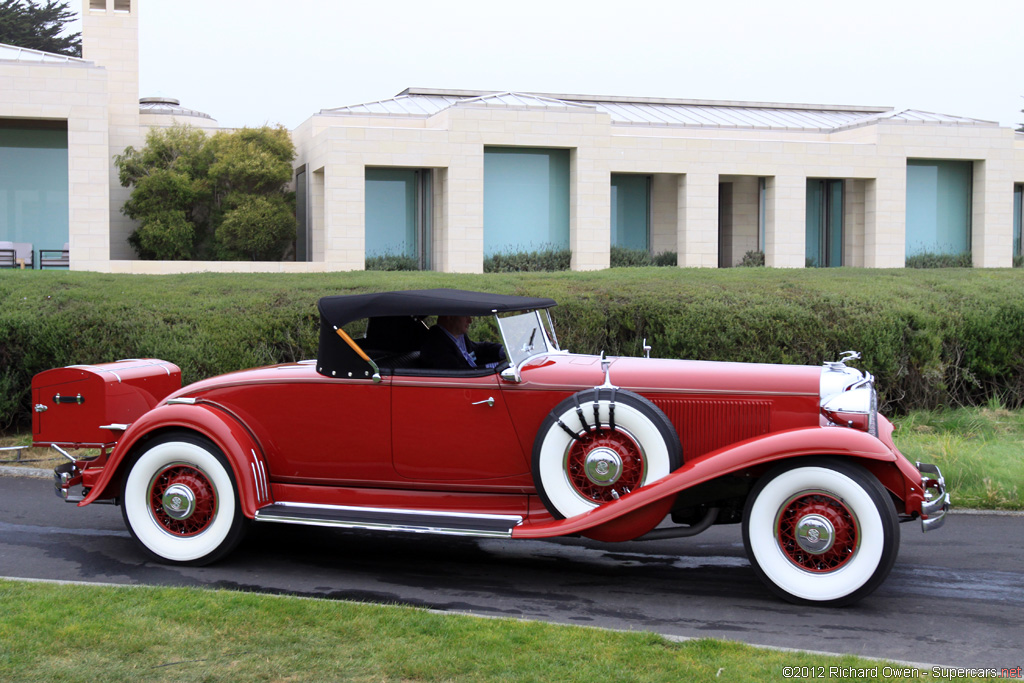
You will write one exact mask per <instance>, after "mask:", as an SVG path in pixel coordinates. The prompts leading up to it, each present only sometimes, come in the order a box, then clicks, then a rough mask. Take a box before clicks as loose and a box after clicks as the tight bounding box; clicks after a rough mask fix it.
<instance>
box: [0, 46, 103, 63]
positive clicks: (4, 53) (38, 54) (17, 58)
mask: <svg viewBox="0 0 1024 683" xmlns="http://www.w3.org/2000/svg"><path fill="white" fill-rule="evenodd" d="M0 61H3V62H27V63H35V64H81V65H85V66H93V65H94V63H93V62H91V61H89V60H88V59H82V58H80V57H69V56H68V55H58V54H54V53H52V52H43V51H42V50H32V49H30V48H27V47H18V46H17V45H8V44H6V43H0Z"/></svg>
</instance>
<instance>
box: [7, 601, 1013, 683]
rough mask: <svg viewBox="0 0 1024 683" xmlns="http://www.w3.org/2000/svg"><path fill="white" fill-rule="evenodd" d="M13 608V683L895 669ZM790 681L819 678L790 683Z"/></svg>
mask: <svg viewBox="0 0 1024 683" xmlns="http://www.w3.org/2000/svg"><path fill="white" fill-rule="evenodd" d="M0 604H2V605H3V610H2V611H0V680H3V681H10V682H11V683H15V682H21V681H26V682H27V681H83V682H86V683H93V682H94V681H96V680H102V681H147V682H148V681H232V682H235V681H515V682H516V683H519V682H522V681H585V682H587V683H593V682H594V681H666V682H671V683H677V682H678V681H776V680H778V681H781V680H812V679H814V678H816V676H815V675H814V673H815V672H816V671H818V672H822V673H821V676H817V677H825V676H827V674H828V672H829V668H830V667H842V668H843V669H844V670H845V671H843V672H841V673H846V674H849V675H845V676H841V675H833V676H831V677H830V678H831V680H840V681H867V680H877V679H881V678H883V674H882V670H883V667H884V666H886V664H885V663H882V662H876V661H869V660H864V659H860V658H857V657H852V656H844V657H830V656H821V655H811V654H800V653H790V652H778V651H773V650H762V649H758V648H754V647H750V646H747V645H741V644H737V643H731V642H722V641H716V640H710V639H702V640H695V641H689V642H684V643H674V642H671V641H668V640H665V639H664V638H662V637H660V636H658V635H655V634H651V633H622V632H612V631H603V630H600V629H592V628H583V627H578V626H556V625H551V624H543V623H538V622H522V621H514V620H508V619H500V620H495V619H481V618H476V617H468V616H455V615H441V614H435V613H431V612H426V611H423V610H418V609H413V608H406V607H386V606H373V605H363V604H355V603H347V602H336V601H326V600H308V599H301V598H291V597H279V596H266V595H256V594H251V593H235V592H227V591H210V590H202V589H194V588H137V587H123V588H110V587H83V586H80V585H76V586H62V585H53V584H40V583H21V582H11V581H0ZM890 666H897V665H890ZM785 667H808V668H809V670H808V671H806V673H810V674H811V675H810V676H796V677H787V676H785V675H784V668H785ZM820 667H824V669H821V668H820ZM898 668H900V669H901V670H902V669H903V668H904V667H903V666H902V665H899V666H898ZM872 669H874V671H875V672H874V673H872ZM786 672H787V673H788V672H789V671H788V669H787V670H786ZM918 673H919V675H918V676H916V677H914V676H911V678H912V680H913V679H916V680H926V679H927V680H930V679H931V678H932V677H931V675H930V673H931V670H930V669H921V670H920V671H919V672H918ZM981 680H989V679H981ZM992 680H994V679H992Z"/></svg>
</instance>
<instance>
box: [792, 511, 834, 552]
mask: <svg viewBox="0 0 1024 683" xmlns="http://www.w3.org/2000/svg"><path fill="white" fill-rule="evenodd" d="M835 538H836V531H835V528H834V527H833V526H832V523H831V522H829V521H828V520H827V519H825V517H823V516H822V515H817V514H810V515H806V516H804V517H801V518H800V521H798V522H797V523H796V542H797V545H799V546H800V547H801V548H802V549H803V550H804V551H805V552H808V553H811V554H812V555H821V554H822V553H827V552H828V551H829V550H830V549H831V548H832V544H833V543H834V542H835Z"/></svg>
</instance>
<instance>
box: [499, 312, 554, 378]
mask: <svg viewBox="0 0 1024 683" xmlns="http://www.w3.org/2000/svg"><path fill="white" fill-rule="evenodd" d="M544 312H545V313H546V314H547V315H546V317H547V325H545V324H544V319H543V318H541V315H540V310H539V309H534V310H532V311H525V312H518V313H515V314H513V315H505V316H499V315H498V314H497V313H495V314H494V317H495V320H496V321H497V323H498V331H499V332H500V333H501V339H502V343H503V344H504V345H505V356H506V358H507V359H508V363H509V367H508V368H507V369H506V372H507V370H511V371H512V376H510V377H509V376H506V374H505V372H503V373H502V377H504V378H505V379H509V380H513V381H515V382H519V381H522V377H521V375H520V368H522V366H523V365H525V364H526V362H527V361H529V360H530V359H531V358H533V357H535V356H539V355H543V354H547V353H561V352H562V351H561V349H560V348H559V347H558V342H557V337H555V326H554V322H553V321H552V319H551V314H550V312H548V311H547V310H545V311H544ZM531 323H532V324H531ZM538 331H539V332H540V335H539V338H538V336H537V332H538ZM527 334H529V335H530V336H529V337H527V336H526V335H527Z"/></svg>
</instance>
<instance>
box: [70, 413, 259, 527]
mask: <svg viewBox="0 0 1024 683" xmlns="http://www.w3.org/2000/svg"><path fill="white" fill-rule="evenodd" d="M174 430H184V431H190V432H194V433H196V434H200V435H202V436H204V437H206V438H207V439H209V440H210V441H212V442H213V443H214V445H216V446H217V448H219V449H220V450H221V452H222V453H224V455H225V457H227V459H228V462H230V463H231V469H232V471H233V472H234V475H235V482H236V483H237V485H238V497H239V502H240V503H241V507H242V513H243V514H244V515H245V516H246V517H249V518H251V517H253V515H255V513H256V510H257V509H258V508H260V507H263V506H264V505H267V504H268V503H271V502H273V501H272V500H271V498H270V487H269V485H268V477H269V472H268V471H267V467H266V459H265V457H264V454H263V449H262V447H261V446H260V444H259V443H258V442H257V440H256V438H255V437H254V436H253V435H252V433H251V432H250V431H249V430H248V429H247V428H246V427H245V425H244V424H242V422H241V421H240V420H239V419H238V418H237V417H235V416H234V415H233V414H231V413H230V412H228V411H226V410H224V409H222V408H220V407H218V406H217V405H216V404H214V403H209V402H202V403H196V404H194V405H183V404H176V405H175V404H172V405H166V404H165V405H162V406H158V407H157V408H155V409H153V410H151V411H149V412H148V413H146V414H145V415H143V416H142V417H141V418H140V419H139V420H138V421H136V422H134V423H133V424H132V425H131V426H130V427H129V428H128V430H127V431H126V432H125V433H124V436H123V437H122V438H121V440H120V441H118V443H117V446H116V447H115V448H114V450H113V452H112V453H111V454H110V458H109V459H108V461H107V463H106V465H105V466H104V468H103V470H102V471H101V472H99V473H98V475H99V476H98V478H97V479H96V481H93V482H89V484H90V490H89V495H87V496H86V497H85V499H84V500H83V501H82V502H81V503H79V505H88V504H89V503H91V502H93V501H95V500H97V499H99V498H112V497H114V496H117V495H118V494H119V492H118V491H116V490H108V489H112V488H113V487H112V484H115V483H116V482H118V481H120V480H121V476H122V475H123V474H124V472H123V470H124V469H125V468H126V467H127V466H128V464H129V463H130V462H131V457H130V456H131V454H133V453H134V452H135V451H136V450H137V448H139V447H142V446H143V445H144V444H145V441H146V440H147V439H149V438H150V437H152V436H154V435H157V434H163V433H166V432H168V431H174ZM86 473H87V474H88V469H87V470H86Z"/></svg>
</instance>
